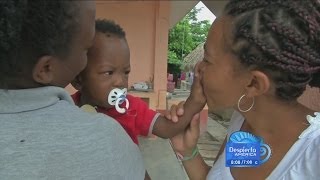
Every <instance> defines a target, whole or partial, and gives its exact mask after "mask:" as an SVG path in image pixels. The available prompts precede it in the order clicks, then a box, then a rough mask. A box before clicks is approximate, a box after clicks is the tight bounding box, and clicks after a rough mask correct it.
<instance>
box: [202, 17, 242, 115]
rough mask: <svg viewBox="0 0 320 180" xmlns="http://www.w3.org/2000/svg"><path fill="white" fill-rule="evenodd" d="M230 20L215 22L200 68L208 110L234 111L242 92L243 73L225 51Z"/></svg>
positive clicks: (226, 50) (234, 58) (235, 61)
mask: <svg viewBox="0 0 320 180" xmlns="http://www.w3.org/2000/svg"><path fill="white" fill-rule="evenodd" d="M229 22H231V20H230V19H229V18H227V17H221V18H218V19H217V20H216V21H215V22H214V23H213V25H212V27H211V29H210V31H209V34H208V37H207V41H206V43H205V46H204V59H203V61H202V62H201V64H200V72H201V74H202V85H203V89H204V94H205V96H206V98H207V104H208V107H209V109H210V110H221V109H224V108H230V107H236V104H237V101H238V99H239V98H240V96H241V95H242V94H243V93H244V92H245V89H244V88H245V83H246V82H245V80H246V79H247V78H246V75H247V74H248V73H246V72H247V71H245V70H244V69H243V68H241V65H240V62H239V61H238V59H237V58H236V57H235V56H234V55H233V54H232V53H231V52H230V51H228V45H227V44H228V43H227V42H226V40H227V39H228V38H230V35H229V34H230V33H229V32H231V31H230V24H231V23H229Z"/></svg>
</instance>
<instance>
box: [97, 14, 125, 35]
mask: <svg viewBox="0 0 320 180" xmlns="http://www.w3.org/2000/svg"><path fill="white" fill-rule="evenodd" d="M96 32H100V33H104V34H106V35H108V33H111V34H113V35H116V36H118V37H119V38H123V39H125V38H126V33H125V32H124V30H123V29H122V27H121V26H120V25H118V24H116V23H115V22H114V21H112V20H107V19H97V20H96Z"/></svg>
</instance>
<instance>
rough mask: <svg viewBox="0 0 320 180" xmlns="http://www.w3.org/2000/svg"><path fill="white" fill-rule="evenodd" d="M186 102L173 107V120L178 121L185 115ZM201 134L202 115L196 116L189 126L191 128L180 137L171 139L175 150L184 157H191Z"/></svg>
mask: <svg viewBox="0 0 320 180" xmlns="http://www.w3.org/2000/svg"><path fill="white" fill-rule="evenodd" d="M183 105H184V102H180V103H179V104H178V105H173V106H171V109H170V113H171V115H170V116H171V119H172V120H173V119H178V116H181V115H182V114H183V111H184V109H183ZM199 134H200V115H199V113H197V114H195V115H194V116H193V118H192V120H191V122H190V124H189V126H188V127H187V128H186V129H185V130H184V131H182V132H180V133H179V134H178V135H176V136H174V137H172V138H170V140H171V144H172V146H173V149H174V150H175V151H176V152H179V153H180V154H182V155H183V156H190V155H191V154H192V150H193V149H194V148H195V146H196V145H197V141H198V138H199Z"/></svg>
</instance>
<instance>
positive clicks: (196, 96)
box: [187, 62, 207, 112]
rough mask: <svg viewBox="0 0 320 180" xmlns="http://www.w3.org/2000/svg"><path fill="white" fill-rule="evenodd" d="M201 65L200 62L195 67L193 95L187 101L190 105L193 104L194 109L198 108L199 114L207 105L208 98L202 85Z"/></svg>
mask: <svg viewBox="0 0 320 180" xmlns="http://www.w3.org/2000/svg"><path fill="white" fill-rule="evenodd" d="M200 63H201V62H198V63H197V64H196V65H195V68H194V80H193V84H192V86H191V93H190V96H189V97H188V99H187V101H188V103H190V104H192V107H193V108H196V110H197V112H200V111H201V110H202V109H203V107H204V106H205V104H206V103H207V100H206V97H205V95H204V92H203V86H202V83H201V78H202V74H201V69H200Z"/></svg>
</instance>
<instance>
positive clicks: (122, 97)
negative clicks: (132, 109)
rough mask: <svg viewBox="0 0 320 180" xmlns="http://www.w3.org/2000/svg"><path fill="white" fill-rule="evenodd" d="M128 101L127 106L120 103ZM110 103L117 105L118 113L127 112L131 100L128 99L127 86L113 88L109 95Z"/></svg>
mask: <svg viewBox="0 0 320 180" xmlns="http://www.w3.org/2000/svg"><path fill="white" fill-rule="evenodd" d="M123 102H126V107H125V108H122V107H120V105H121V104H122V103H123ZM108 103H109V104H110V105H112V106H115V108H116V110H117V111H118V113H121V114H123V113H125V112H126V110H127V109H128V108H129V101H128V99H127V88H123V89H119V88H115V89H112V90H111V91H110V93H109V96H108Z"/></svg>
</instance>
